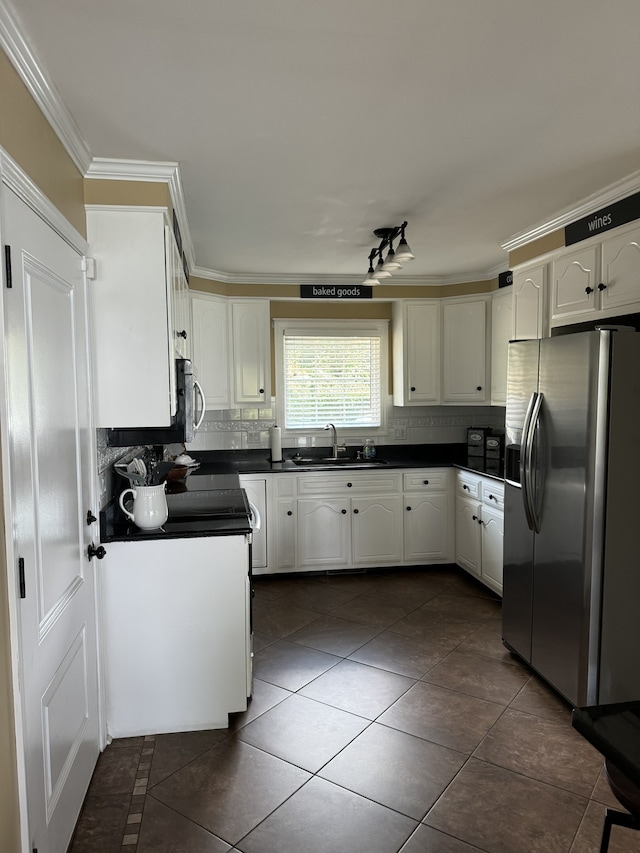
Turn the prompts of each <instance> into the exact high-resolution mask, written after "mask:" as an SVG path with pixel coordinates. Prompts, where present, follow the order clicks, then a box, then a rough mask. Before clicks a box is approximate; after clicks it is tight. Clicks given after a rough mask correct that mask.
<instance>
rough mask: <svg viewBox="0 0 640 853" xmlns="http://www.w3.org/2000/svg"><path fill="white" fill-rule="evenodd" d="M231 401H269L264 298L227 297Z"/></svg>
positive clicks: (268, 338) (236, 403)
mask: <svg viewBox="0 0 640 853" xmlns="http://www.w3.org/2000/svg"><path fill="white" fill-rule="evenodd" d="M229 309H230V312H231V346H232V351H233V359H232V364H231V392H232V400H231V403H232V405H234V406H237V407H242V406H270V405H271V326H270V320H269V300H268V299H231V300H230V301H229Z"/></svg>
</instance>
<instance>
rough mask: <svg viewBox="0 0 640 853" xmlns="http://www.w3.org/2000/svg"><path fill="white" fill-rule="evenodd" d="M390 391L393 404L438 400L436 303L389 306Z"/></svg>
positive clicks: (424, 403) (438, 329) (413, 403)
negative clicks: (391, 338) (391, 390)
mask: <svg viewBox="0 0 640 853" xmlns="http://www.w3.org/2000/svg"><path fill="white" fill-rule="evenodd" d="M392 345H393V395H394V403H395V405H396V406H425V405H433V404H437V403H439V402H440V305H439V304H438V303H436V302H404V303H401V302H398V303H395V304H394V307H393V341H392Z"/></svg>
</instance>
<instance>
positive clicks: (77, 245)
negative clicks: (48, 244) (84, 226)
mask: <svg viewBox="0 0 640 853" xmlns="http://www.w3.org/2000/svg"><path fill="white" fill-rule="evenodd" d="M0 180H1V182H2V183H3V184H4V185H5V186H7V187H9V189H11V190H13V192H14V193H15V194H16V195H17V196H18V197H19V198H20V199H22V201H23V202H24V203H25V204H27V205H28V206H29V207H30V208H31V209H32V210H34V211H35V212H36V213H37V214H38V216H40V218H41V219H43V220H44V221H45V222H46V223H47V225H49V226H50V227H51V228H53V230H54V231H55V232H56V233H57V234H59V235H60V236H61V237H62V239H63V240H65V241H66V242H67V243H68V244H69V245H70V246H71V247H72V248H73V249H75V250H76V251H77V252H79V253H80V254H82V255H86V254H87V253H88V251H89V245H88V243H87V241H86V240H85V238H84V237H83V236H82V234H80V232H79V231H77V230H76V229H75V228H74V227H73V225H72V224H71V223H70V222H69V221H68V219H66V218H65V217H64V216H63V215H62V213H60V211H59V210H58V208H57V207H56V206H55V205H54V204H53V203H52V202H51V201H50V200H49V199H48V198H47V196H46V195H45V194H44V193H43V192H42V190H40V189H39V188H38V187H37V186H36V184H34V182H33V181H32V180H31V178H30V177H29V176H28V175H27V173H26V172H25V171H23V170H22V169H21V168H20V166H19V165H18V164H17V163H16V161H15V160H14V159H13V158H12V157H11V155H10V154H7V152H6V151H5V150H4V148H2V147H0Z"/></svg>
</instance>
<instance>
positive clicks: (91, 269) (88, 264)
mask: <svg viewBox="0 0 640 853" xmlns="http://www.w3.org/2000/svg"><path fill="white" fill-rule="evenodd" d="M82 269H83V271H84V272H86V274H87V278H88V279H89V280H91V281H93V279H94V278H95V277H96V259H95V258H87V257H84V258H83V259H82Z"/></svg>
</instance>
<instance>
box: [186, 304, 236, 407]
mask: <svg viewBox="0 0 640 853" xmlns="http://www.w3.org/2000/svg"><path fill="white" fill-rule="evenodd" d="M191 323H192V329H193V342H192V343H193V362H194V367H195V371H196V377H197V379H198V381H199V382H200V385H201V386H202V389H203V391H204V399H205V408H206V409H207V410H212V409H227V408H229V402H230V397H229V332H228V327H229V317H228V305H227V299H226V298H225V297H222V296H213V295H210V294H205V293H199V292H197V291H191Z"/></svg>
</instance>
